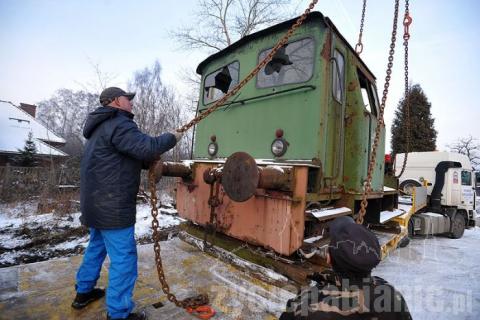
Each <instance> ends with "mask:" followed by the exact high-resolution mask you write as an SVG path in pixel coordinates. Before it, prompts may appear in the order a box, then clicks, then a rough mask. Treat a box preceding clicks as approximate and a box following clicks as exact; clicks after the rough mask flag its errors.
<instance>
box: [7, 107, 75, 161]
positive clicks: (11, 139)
mask: <svg viewBox="0 0 480 320" xmlns="http://www.w3.org/2000/svg"><path fill="white" fill-rule="evenodd" d="M30 132H32V135H33V141H34V142H35V145H36V147H37V153H38V154H39V155H51V156H67V154H66V153H65V152H63V151H61V150H59V149H57V148H54V147H52V146H50V145H48V143H55V144H64V143H65V139H63V138H62V137H60V136H58V135H57V134H55V133H54V132H53V131H51V130H49V129H48V128H47V127H45V126H44V125H43V124H41V123H40V122H39V121H38V120H37V119H35V118H34V117H32V116H31V115H29V114H28V113H27V112H25V111H23V110H22V109H20V108H19V107H17V106H15V105H14V104H13V103H11V102H9V101H2V100H0V153H18V150H19V149H23V147H24V146H25V141H26V140H27V139H28V134H29V133H30Z"/></svg>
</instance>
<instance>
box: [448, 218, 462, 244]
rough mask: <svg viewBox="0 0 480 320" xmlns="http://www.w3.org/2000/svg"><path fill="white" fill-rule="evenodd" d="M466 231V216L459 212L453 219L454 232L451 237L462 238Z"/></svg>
mask: <svg viewBox="0 0 480 320" xmlns="http://www.w3.org/2000/svg"><path fill="white" fill-rule="evenodd" d="M464 231H465V218H464V217H463V215H462V214H461V213H457V214H456V215H455V217H454V218H453V220H452V232H451V233H450V238H452V239H460V238H461V237H463V232H464Z"/></svg>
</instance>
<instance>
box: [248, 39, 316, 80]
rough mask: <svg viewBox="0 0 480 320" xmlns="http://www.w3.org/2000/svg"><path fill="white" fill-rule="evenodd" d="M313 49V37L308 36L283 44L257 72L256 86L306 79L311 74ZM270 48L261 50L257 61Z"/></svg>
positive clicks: (264, 55) (265, 54) (263, 56)
mask: <svg viewBox="0 0 480 320" xmlns="http://www.w3.org/2000/svg"><path fill="white" fill-rule="evenodd" d="M314 49H315V46H314V42H313V39H310V38H306V39H302V40H298V41H294V42H291V43H288V44H286V45H284V46H283V47H282V48H280V49H279V50H278V51H277V52H276V53H275V55H274V56H273V58H272V60H271V61H270V62H269V63H268V64H267V65H266V66H265V67H264V68H263V69H262V70H260V72H259V73H258V75H257V87H259V88H268V87H273V86H278V85H282V84H289V83H300V82H305V81H308V80H309V79H310V78H311V77H312V74H313V61H314V59H313V58H314V51H315V50H314ZM271 50H272V49H267V50H264V51H262V52H261V53H260V55H259V56H258V61H259V62H260V61H262V60H263V59H265V57H266V56H267V55H268V54H269V53H270V51H271Z"/></svg>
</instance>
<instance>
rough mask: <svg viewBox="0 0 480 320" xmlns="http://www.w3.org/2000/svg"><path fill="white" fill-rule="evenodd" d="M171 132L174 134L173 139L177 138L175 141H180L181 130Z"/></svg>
mask: <svg viewBox="0 0 480 320" xmlns="http://www.w3.org/2000/svg"><path fill="white" fill-rule="evenodd" d="M170 133H171V134H173V135H174V136H175V139H176V140H177V143H178V141H180V139H182V137H183V132H178V131H176V130H174V131H172V132H170Z"/></svg>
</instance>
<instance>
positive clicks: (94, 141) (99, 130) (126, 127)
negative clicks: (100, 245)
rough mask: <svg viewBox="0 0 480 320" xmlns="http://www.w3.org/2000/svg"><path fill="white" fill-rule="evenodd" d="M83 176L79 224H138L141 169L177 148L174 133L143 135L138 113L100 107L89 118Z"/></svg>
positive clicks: (95, 226)
mask: <svg viewBox="0 0 480 320" xmlns="http://www.w3.org/2000/svg"><path fill="white" fill-rule="evenodd" d="M83 135H84V136H85V138H87V139H88V140H87V144H86V146H85V152H84V154H83V158H82V163H81V173H80V175H81V176H80V207H81V212H82V216H81V218H80V221H81V222H82V224H84V225H85V226H87V227H93V228H98V229H117V228H126V227H129V226H132V225H134V224H135V215H136V197H137V192H138V188H139V185H140V171H141V170H142V167H144V165H145V164H147V163H149V162H152V161H153V160H155V159H156V158H158V157H159V156H160V155H161V154H162V153H164V152H166V151H168V150H169V149H171V148H173V147H174V146H175V144H176V139H175V135H173V134H171V133H165V134H162V135H160V136H158V137H151V136H149V135H146V134H144V133H142V132H141V131H140V130H139V129H138V127H137V125H136V123H135V122H134V121H133V114H131V113H129V112H126V111H123V110H120V109H117V108H111V107H100V108H98V109H97V110H95V111H94V112H92V113H90V114H89V115H88V118H87V121H86V123H85V127H84V129H83Z"/></svg>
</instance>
